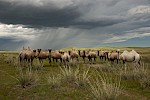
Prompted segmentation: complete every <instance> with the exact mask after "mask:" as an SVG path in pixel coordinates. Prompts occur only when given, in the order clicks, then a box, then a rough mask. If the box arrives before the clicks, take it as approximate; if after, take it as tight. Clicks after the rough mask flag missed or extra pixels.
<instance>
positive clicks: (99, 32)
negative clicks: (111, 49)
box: [0, 0, 150, 49]
mask: <svg viewBox="0 0 150 100" xmlns="http://www.w3.org/2000/svg"><path fill="white" fill-rule="evenodd" d="M0 23H1V25H0V28H1V29H0V37H1V36H8V37H10V36H14V37H17V39H16V40H20V38H21V39H24V40H25V41H28V42H22V43H25V44H22V45H25V46H31V47H33V48H42V49H45V48H46V49H47V48H52V49H58V48H59V49H60V48H64V47H66V46H78V47H94V46H97V45H105V44H107V43H108V44H109V43H116V42H120V43H122V44H123V42H125V41H128V40H129V39H132V40H134V39H136V38H140V37H142V38H144V37H148V38H150V33H149V32H150V24H149V23H150V1H149V0H0ZM15 25H16V26H15ZM21 26H22V27H21ZM8 30H10V31H9V32H8ZM28 33H29V34H28ZM4 34H5V35H4ZM12 34H13V35H12ZM20 34H21V35H20ZM30 34H31V36H30ZM29 37H30V38H29ZM2 38H3V37H2ZM2 38H1V39H2ZM148 38H146V39H148ZM9 39H10V41H12V39H11V38H8V39H4V40H3V41H6V42H7V41H8V44H9V43H10V41H9ZM14 40H15V39H13V42H12V43H13V44H14V45H16V44H17V43H16V42H14ZM6 42H5V44H6ZM126 43H128V42H126ZM1 44H2V40H1ZM13 44H11V43H10V45H13ZM135 44H137V42H135ZM1 47H2V45H1ZM3 47H5V46H3ZM6 47H7V46H6Z"/></svg>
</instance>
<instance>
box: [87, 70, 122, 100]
mask: <svg viewBox="0 0 150 100" xmlns="http://www.w3.org/2000/svg"><path fill="white" fill-rule="evenodd" d="M120 82H121V78H117V77H115V78H113V77H110V76H108V75H107V74H105V73H104V72H101V74H100V73H97V76H94V77H93V79H92V80H90V81H89V86H90V89H91V91H90V92H91V94H92V96H93V97H94V98H95V99H97V100H115V99H116V98H117V97H118V96H119V95H120V94H121V87H120Z"/></svg>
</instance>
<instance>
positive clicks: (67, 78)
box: [59, 66, 79, 83]
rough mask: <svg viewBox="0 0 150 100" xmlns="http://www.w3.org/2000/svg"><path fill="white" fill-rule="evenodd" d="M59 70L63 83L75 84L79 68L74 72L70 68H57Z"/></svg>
mask: <svg viewBox="0 0 150 100" xmlns="http://www.w3.org/2000/svg"><path fill="white" fill-rule="evenodd" d="M59 68H60V70H61V73H60V75H61V79H62V81H63V82H68V83H76V82H77V80H78V76H79V67H77V68H76V69H75V70H73V69H72V68H70V66H68V67H65V66H63V68H61V67H59Z"/></svg>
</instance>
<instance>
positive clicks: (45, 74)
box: [0, 47, 150, 100]
mask: <svg viewBox="0 0 150 100" xmlns="http://www.w3.org/2000/svg"><path fill="white" fill-rule="evenodd" d="M116 48H117V47H116ZM116 48H111V47H107V48H103V50H115V49H116ZM84 49H85V48H84ZM94 49H95V50H97V49H101V48H94ZM125 49H126V50H132V49H133V48H127V47H120V50H121V52H122V51H123V50H125ZM134 49H135V50H136V51H137V52H138V53H140V54H141V55H142V59H141V62H142V63H141V66H137V67H135V66H134V64H132V63H126V64H125V65H124V64H123V63H122V62H121V61H120V62H119V64H116V62H114V63H113V64H111V63H110V62H109V61H108V60H106V61H105V60H100V59H99V58H97V59H96V63H95V64H89V63H88V61H87V60H88V59H87V58H86V63H83V60H82V58H80V59H79V63H71V64H70V65H69V66H67V67H64V66H63V65H61V64H60V62H58V63H56V62H52V63H50V64H49V62H48V59H46V60H43V65H44V66H43V65H40V64H39V63H38V62H39V61H38V59H34V61H33V66H29V65H28V64H27V62H23V63H22V64H19V63H18V53H17V52H1V53H0V61H1V62H0V99H2V100H3V99H8V100H12V99H13V100H15V99H20V100H24V99H28V100H30V99H35V100H37V99H46V100H47V99H52V100H57V99H63V100H74V99H78V100H93V99H104V100H106V99H107V100H109V99H117V100H142V99H145V100H148V99H149V98H150V68H149V64H150V63H149V62H150V60H149V59H150V48H134ZM76 50H78V49H77V48H76ZM81 50H83V49H81ZM85 50H88V49H87V48H86V49H85ZM89 66H90V67H89ZM16 69H17V70H16ZM22 87H25V88H22ZM122 87H123V88H122Z"/></svg>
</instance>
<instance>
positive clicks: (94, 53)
mask: <svg viewBox="0 0 150 100" xmlns="http://www.w3.org/2000/svg"><path fill="white" fill-rule="evenodd" d="M79 57H82V59H83V61H84V63H85V62H86V60H85V59H86V58H88V62H92V61H93V62H95V61H96V59H97V58H99V59H100V60H102V59H105V60H107V59H108V61H111V63H113V62H114V61H115V60H116V61H117V63H118V61H119V60H121V61H122V62H123V63H125V62H135V63H136V64H138V65H140V60H141V55H140V54H138V53H137V52H136V51H135V50H132V51H130V52H128V51H127V50H124V51H123V52H122V53H121V52H120V49H117V50H115V51H104V50H90V49H89V50H68V51H58V50H57V51H52V49H48V50H42V49H36V50H33V49H31V48H30V47H28V48H24V47H23V49H22V50H21V52H20V53H19V61H20V63H21V62H23V61H27V62H28V63H30V64H31V65H32V62H33V60H34V59H35V58H38V59H39V62H40V63H43V59H48V60H49V63H51V62H52V61H55V62H58V60H59V62H61V63H64V64H66V63H69V62H73V61H74V62H79Z"/></svg>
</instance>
